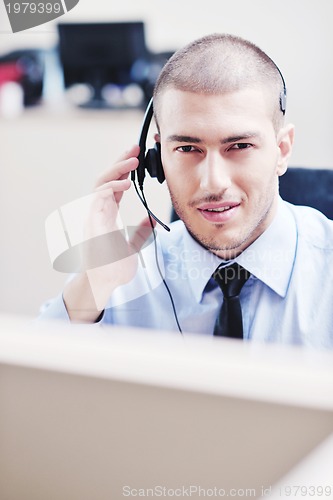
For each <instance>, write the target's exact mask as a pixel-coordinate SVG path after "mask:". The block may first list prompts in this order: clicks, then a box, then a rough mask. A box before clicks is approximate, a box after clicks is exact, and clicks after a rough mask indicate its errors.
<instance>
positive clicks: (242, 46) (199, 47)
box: [153, 34, 285, 131]
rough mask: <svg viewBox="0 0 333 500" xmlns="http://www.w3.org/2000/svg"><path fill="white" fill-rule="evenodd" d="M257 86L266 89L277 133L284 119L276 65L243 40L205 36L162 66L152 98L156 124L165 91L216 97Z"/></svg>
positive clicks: (282, 81) (282, 91) (176, 53)
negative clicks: (269, 95)
mask: <svg viewBox="0 0 333 500" xmlns="http://www.w3.org/2000/svg"><path fill="white" fill-rule="evenodd" d="M258 86H261V87H266V88H267V89H268V90H269V92H270V93H271V95H272V121H273V126H274V129H275V130H276V131H278V130H279V129H280V127H281V126H282V124H283V119H284V116H283V113H282V111H281V108H280V95H281V93H282V94H283V93H284V90H285V83H284V80H283V77H282V74H281V73H280V70H279V69H278V67H277V66H276V64H275V63H274V62H273V61H272V59H271V58H270V57H269V56H268V55H267V54H265V52H263V51H262V50H261V49H260V48H259V47H257V46H256V45H254V44H253V43H252V42H249V41H247V40H244V39H243V38H240V37H237V36H233V35H229V34H212V35H208V36H204V37H202V38H199V39H198V40H195V41H194V42H192V43H190V44H188V45H186V46H185V47H184V48H182V49H180V50H178V51H177V52H175V53H174V54H173V56H172V57H171V58H170V59H169V60H168V61H167V63H166V64H165V66H164V67H163V69H162V71H161V73H160V75H159V77H158V79H157V82H156V85H155V89H154V95H153V100H154V110H155V119H156V123H157V125H158V116H159V110H160V100H161V96H162V94H163V92H164V91H165V90H167V89H177V90H182V91H186V92H195V93H199V94H208V95H218V94H224V93H228V92H236V91H238V90H242V89H245V88H250V87H252V88H253V87H258Z"/></svg>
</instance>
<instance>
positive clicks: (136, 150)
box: [117, 144, 140, 161]
mask: <svg viewBox="0 0 333 500" xmlns="http://www.w3.org/2000/svg"><path fill="white" fill-rule="evenodd" d="M139 153H140V147H139V146H138V144H133V145H132V146H131V147H130V148H129V149H128V150H127V151H125V153H123V154H121V155H120V156H119V158H118V160H117V161H123V160H127V159H128V158H131V157H132V156H135V157H137V156H139Z"/></svg>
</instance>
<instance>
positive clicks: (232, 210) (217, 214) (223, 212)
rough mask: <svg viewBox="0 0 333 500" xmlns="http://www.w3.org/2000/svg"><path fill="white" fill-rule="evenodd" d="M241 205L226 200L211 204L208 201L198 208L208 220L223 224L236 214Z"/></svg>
mask: <svg viewBox="0 0 333 500" xmlns="http://www.w3.org/2000/svg"><path fill="white" fill-rule="evenodd" d="M239 207H240V203H237V202H224V203H209V204H208V203H207V204H204V205H201V206H199V207H197V208H198V211H199V213H200V214H201V215H202V217H204V219H206V220H208V221H209V222H213V223H214V222H215V223H220V224H221V223H225V222H227V221H229V220H230V219H231V218H233V217H234V216H235V215H236V213H237V211H238V209H239Z"/></svg>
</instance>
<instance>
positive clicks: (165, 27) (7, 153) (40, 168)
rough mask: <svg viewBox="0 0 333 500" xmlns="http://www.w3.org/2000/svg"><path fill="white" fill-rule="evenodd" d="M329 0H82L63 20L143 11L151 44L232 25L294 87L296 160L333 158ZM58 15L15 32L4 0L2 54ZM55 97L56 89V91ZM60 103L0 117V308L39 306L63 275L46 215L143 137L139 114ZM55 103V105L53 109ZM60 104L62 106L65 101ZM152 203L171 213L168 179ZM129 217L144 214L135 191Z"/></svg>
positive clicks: (45, 41) (162, 45) (164, 45)
mask: <svg viewBox="0 0 333 500" xmlns="http://www.w3.org/2000/svg"><path fill="white" fill-rule="evenodd" d="M332 14H333V4H332V2H331V0H280V1H279V2H277V1H276V0H251V1H249V0H239V1H238V2H237V3H235V2H230V1H226V0H205V2H202V4H200V3H199V2H194V1H193V0H191V1H190V0H139V1H138V0H122V2H117V3H116V2H110V1H109V0H80V2H79V4H78V5H77V6H76V7H75V8H74V9H73V11H72V12H70V13H68V14H67V15H66V16H65V17H63V18H61V21H68V22H70V21H115V20H136V19H142V20H144V21H145V23H146V34H147V43H148V45H149V47H150V49H151V50H154V51H161V50H173V49H176V48H178V47H180V46H182V45H183V44H185V43H187V42H188V41H190V40H192V39H193V38H196V37H198V36H201V35H204V34H207V33H210V32H215V31H222V32H230V33H233V34H236V35H240V36H243V37H245V38H248V39H250V40H251V41H253V42H255V43H257V44H258V45H259V46H261V47H262V48H263V49H264V50H265V51H266V52H268V54H269V55H270V56H271V57H272V58H273V59H274V60H275V62H276V63H277V64H278V66H279V67H280V68H281V71H282V72H283V74H284V77H285V80H286V82H287V87H288V113H287V118H288V120H290V121H292V122H293V123H295V125H296V144H295V149H294V153H293V156H292V159H291V164H292V165H302V166H309V167H311V166H315V167H326V168H331V167H332V166H333V141H332V138H331V133H332V130H333V92H332V90H331V89H332V88H333V65H332V64H331V52H332V46H333V43H332V41H333V34H332V28H331V20H332V17H333V16H332ZM56 41H57V37H56V23H55V22H54V23H48V24H46V25H43V26H40V27H38V28H36V29H34V30H28V31H26V32H22V33H17V34H12V33H10V31H9V23H8V20H7V18H6V13H5V11H4V6H3V3H1V2H0V53H5V52H6V51H9V50H12V49H14V48H20V47H21V48H27V47H43V48H50V47H53V46H54V45H55V44H56ZM58 97H59V96H58ZM62 105H63V103H60V101H59V103H58V102H57V101H55V102H53V106H51V107H50V108H48V107H47V106H46V107H45V109H36V110H29V112H28V113H26V114H24V115H22V116H21V117H18V118H17V119H13V120H8V121H6V120H5V119H3V118H0V147H1V155H0V157H1V172H2V179H1V183H0V209H1V213H0V232H1V246H0V311H8V312H17V313H25V314H32V315H34V314H36V312H37V310H38V306H39V304H40V303H41V302H42V301H43V300H44V299H46V298H47V297H49V296H51V295H54V294H55V293H56V292H57V291H58V290H60V288H61V287H62V284H63V281H64V280H65V277H64V276H63V275H59V274H58V273H56V272H55V271H53V270H52V267H51V265H50V262H49V260H48V255H47V248H46V241H45V235H44V221H45V218H46V217H47V216H48V215H49V213H50V212H52V211H53V210H55V209H56V208H58V207H59V206H61V205H62V204H63V203H66V202H69V201H71V200H74V199H76V198H77V197H79V196H83V195H84V194H87V193H88V192H89V191H90V189H91V186H92V185H93V180H94V178H95V177H96V176H97V175H98V173H99V172H100V171H101V170H103V169H104V168H106V167H107V166H108V165H109V164H110V163H112V162H113V161H114V160H115V159H116V158H117V157H118V155H119V153H120V152H121V151H122V150H124V149H125V148H127V147H128V145H129V144H132V143H133V142H135V141H136V139H137V131H138V129H139V126H140V122H141V118H142V117H141V115H140V113H139V114H134V115H133V114H127V115H126V114H124V115H123V117H122V118H120V117H119V118H118V117H114V116H113V117H112V119H111V116H110V119H109V118H108V115H105V114H98V113H95V112H94V113H92V114H90V115H89V113H88V114H87V113H84V114H83V113H82V114H81V115H80V113H78V112H74V111H73V113H72V114H71V116H70V118H67V116H66V112H65V111H64V110H63V109H62ZM58 107H59V109H57V108H58ZM60 108H61V109H60ZM147 191H148V199H149V200H150V204H151V206H152V208H153V209H154V210H155V211H157V213H158V214H159V215H160V216H161V217H162V218H165V217H167V216H168V213H169V202H168V194H167V191H166V188H165V187H161V186H158V187H156V183H151V182H148V183H147ZM124 211H125V212H126V213H125V214H124V215H125V219H126V220H127V221H128V222H129V223H134V222H135V218H138V217H140V218H142V216H143V213H142V210H141V207H140V206H139V202H138V201H137V200H136V199H135V195H134V194H131V195H130V196H129V198H128V199H127V202H126V204H124Z"/></svg>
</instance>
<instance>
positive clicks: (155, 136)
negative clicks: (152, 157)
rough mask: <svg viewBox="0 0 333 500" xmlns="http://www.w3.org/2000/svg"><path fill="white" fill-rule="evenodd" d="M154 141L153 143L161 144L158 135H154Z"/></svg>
mask: <svg viewBox="0 0 333 500" xmlns="http://www.w3.org/2000/svg"><path fill="white" fill-rule="evenodd" d="M154 140H155V142H161V136H160V134H155V135H154Z"/></svg>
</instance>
